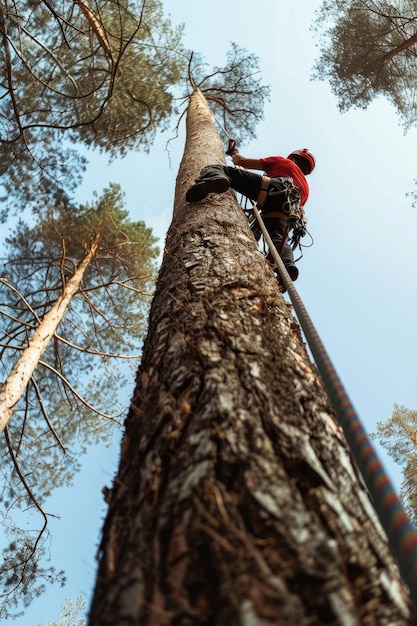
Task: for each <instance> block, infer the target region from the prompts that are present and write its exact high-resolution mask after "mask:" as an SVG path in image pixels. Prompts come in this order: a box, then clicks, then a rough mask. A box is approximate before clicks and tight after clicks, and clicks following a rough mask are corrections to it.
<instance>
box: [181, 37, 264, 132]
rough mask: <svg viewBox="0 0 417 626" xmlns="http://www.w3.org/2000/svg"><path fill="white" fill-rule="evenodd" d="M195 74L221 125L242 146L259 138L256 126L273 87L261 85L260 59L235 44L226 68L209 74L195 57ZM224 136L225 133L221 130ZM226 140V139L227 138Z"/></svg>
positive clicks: (195, 78)
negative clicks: (243, 142)
mask: <svg viewBox="0 0 417 626" xmlns="http://www.w3.org/2000/svg"><path fill="white" fill-rule="evenodd" d="M190 70H191V74H192V76H193V79H194V82H195V84H196V86H197V87H199V89H200V90H201V91H202V92H203V93H204V96H205V98H206V99H207V100H208V102H209V105H210V108H211V110H212V111H213V114H214V116H215V118H216V119H217V120H218V122H219V124H220V125H221V126H222V127H223V128H224V129H225V130H226V131H227V133H228V134H229V135H230V136H231V137H233V139H235V140H236V141H237V142H238V143H242V141H243V140H245V141H248V140H250V139H253V138H255V137H256V126H257V124H258V122H260V121H261V120H262V119H263V110H264V104H265V101H266V100H269V95H270V88H269V86H266V85H262V84H261V76H260V72H259V59H258V58H257V57H256V56H255V55H253V54H250V53H249V52H248V51H247V50H245V49H244V48H241V47H239V46H238V45H237V44H235V43H232V44H231V48H230V50H229V51H228V53H227V59H226V65H225V66H224V67H222V68H219V67H215V68H214V69H213V70H212V71H211V72H210V73H209V74H207V65H206V64H205V63H203V61H202V59H201V57H200V56H199V55H194V58H193V59H192V65H191V68H190ZM219 132H220V134H224V133H223V131H222V129H221V128H219ZM224 139H225V140H226V137H224Z"/></svg>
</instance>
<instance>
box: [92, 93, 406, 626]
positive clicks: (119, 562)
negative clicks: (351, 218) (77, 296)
mask: <svg viewBox="0 0 417 626" xmlns="http://www.w3.org/2000/svg"><path fill="white" fill-rule="evenodd" d="M249 106H250V102H248V107H249ZM196 138H198V140H196ZM223 159H224V156H223V148H222V145H221V144H220V142H219V138H218V136H217V133H216V131H215V128H214V126H213V120H212V116H211V113H210V111H209V109H208V107H207V104H206V102H205V100H204V98H203V96H202V94H201V92H199V91H196V92H195V93H194V94H193V95H192V97H191V100H190V104H189V109H188V114H187V140H186V146H185V151H184V156H183V160H182V163H181V166H180V170H179V173H178V178H177V186H176V193H175V200H174V215H173V221H172V224H171V227H170V229H169V232H168V235H167V241H166V252H165V256H164V260H163V264H162V267H161V270H160V274H159V278H158V282H157V290H156V295H155V297H154V299H153V302H152V307H151V314H150V324H149V331H148V335H147V339H146V341H145V345H144V352H143V358H142V362H141V366H140V369H139V372H138V379H137V380H138V382H137V387H136V390H135V395H134V399H133V401H132V404H131V409H130V411H129V415H128V418H127V420H126V431H125V435H124V441H123V445H122V452H121V458H120V466H119V471H118V474H117V477H116V479H115V481H114V485H113V489H112V492H111V497H110V503H109V511H108V516H107V519H106V522H105V525H104V530H103V539H102V544H101V559H100V565H99V570H98V577H97V584H96V589H95V594H94V598H93V602H92V606H91V611H90V618H89V624H90V626H96V625H97V626H98V625H100V626H106V625H107V624H109V625H110V624H120V625H121V624H130V625H131V626H133V625H139V624H140V625H141V626H144V625H156V624H158V625H162V624H166V623H184V624H185V623H192V624H196V625H197V624H210V625H215V624H225V623H233V624H247V623H254V624H267V623H268V624H272V623H273V624H298V625H300V626H302V625H305V626H306V625H307V624H309V625H311V624H325V623H334V624H336V623H337V624H353V623H359V622H360V623H367V622H368V621H374V622H375V623H378V624H381V625H383V624H385V625H387V626H388V625H390V626H391V625H392V624H393V623H396V624H398V625H400V624H404V625H405V624H411V623H412V622H411V616H410V611H409V607H408V601H407V594H406V590H405V588H404V586H403V584H402V582H401V580H400V578H399V574H398V571H397V567H396V565H395V563H394V560H393V559H392V557H391V556H390V554H389V552H388V550H387V543H386V538H385V536H384V533H383V532H382V530H381V528H380V526H379V523H378V521H377V520H376V517H375V513H374V511H373V508H372V505H371V502H370V499H369V496H368V493H367V491H366V489H365V487H364V486H363V484H362V482H361V479H360V478H359V476H358V474H357V470H356V465H355V463H354V462H353V461H352V459H351V457H350V454H349V451H348V449H347V446H346V444H345V441H344V438H343V436H342V435H341V433H340V429H339V428H338V426H337V425H336V424H335V422H334V415H333V410H332V407H331V406H330V403H329V400H328V398H327V395H326V393H325V392H324V390H323V387H322V384H321V381H320V378H319V377H318V376H317V371H316V368H315V366H314V365H313V364H312V363H311V362H310V360H309V358H308V355H307V353H306V350H305V347H304V344H303V343H302V340H301V337H300V333H299V330H298V326H297V324H296V322H295V320H294V318H293V317H292V315H291V313H290V311H289V309H288V307H287V305H286V302H285V301H284V299H283V297H282V296H281V294H280V293H279V290H278V285H277V282H276V279H275V277H274V274H273V272H272V269H271V267H270V266H269V265H268V263H266V261H265V259H264V258H263V256H262V255H261V254H260V253H259V251H258V248H257V245H256V241H255V239H254V238H253V236H252V234H251V232H250V230H249V227H248V224H247V222H246V219H245V217H244V214H243V212H242V211H241V209H240V207H239V206H238V204H237V203H236V199H235V197H234V194H233V193H232V192H228V193H227V194H225V195H222V196H217V195H216V196H209V197H208V198H207V199H205V200H204V201H202V202H200V203H198V204H196V205H191V204H187V203H186V202H185V199H184V195H185V191H186V189H187V188H188V187H189V185H190V184H192V182H193V180H194V178H195V177H196V175H197V174H198V172H199V170H200V168H201V167H203V166H204V165H206V164H207V163H212V162H218V163H221V162H222V161H223Z"/></svg>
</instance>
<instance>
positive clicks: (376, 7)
mask: <svg viewBox="0 0 417 626" xmlns="http://www.w3.org/2000/svg"><path fill="white" fill-rule="evenodd" d="M416 8H417V7H416V2H415V0H395V1H393V2H389V1H387V0H350V1H348V2H342V1H341V0H325V1H324V2H323V4H322V6H321V7H320V9H319V11H318V12H317V14H316V21H315V24H314V26H313V29H314V31H315V32H316V34H317V35H318V36H319V38H320V42H321V48H320V53H321V56H320V57H319V59H318V61H317V62H316V64H315V72H314V78H319V79H320V80H329V82H330V85H331V88H332V91H333V93H334V94H335V95H336V96H337V98H338V100H339V106H340V109H341V110H342V111H346V110H347V109H349V108H350V107H351V106H356V107H360V108H366V107H367V106H368V105H369V104H370V102H371V101H372V100H373V99H375V98H377V97H378V96H384V97H385V98H387V99H388V100H389V101H390V102H391V103H392V104H393V105H394V107H395V109H396V110H397V112H398V114H399V116H400V118H401V121H402V123H403V125H404V128H405V130H408V129H409V128H410V127H411V126H412V125H415V124H416V123H417V84H416V80H415V77H416V73H417V13H416Z"/></svg>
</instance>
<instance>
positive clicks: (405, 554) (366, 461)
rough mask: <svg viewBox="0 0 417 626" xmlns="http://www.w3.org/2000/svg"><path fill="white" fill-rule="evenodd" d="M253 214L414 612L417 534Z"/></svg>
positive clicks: (262, 226) (416, 606) (261, 224)
mask: <svg viewBox="0 0 417 626" xmlns="http://www.w3.org/2000/svg"><path fill="white" fill-rule="evenodd" d="M252 210H253V215H254V217H255V219H256V220H257V222H258V225H259V228H260V230H261V233H262V235H263V237H264V238H265V241H266V242H267V244H268V246H269V249H270V252H271V254H272V257H273V259H274V262H275V264H276V266H277V268H278V271H279V275H280V279H281V280H282V281H283V283H284V285H285V287H286V289H287V291H288V295H289V297H290V300H291V302H292V305H293V307H294V311H295V313H296V315H297V318H298V320H299V322H300V325H301V327H302V329H303V331H304V335H305V337H306V340H307V343H308V346H309V348H310V350H311V353H312V355H313V357H314V360H315V362H316V365H317V368H318V370H319V372H320V375H321V378H322V380H323V383H324V386H325V388H326V391H327V394H328V396H329V398H330V401H331V402H332V404H333V407H334V409H335V412H336V416H337V418H338V420H339V424H340V426H341V427H342V429H343V432H344V435H345V437H346V440H347V443H348V445H349V447H350V450H351V452H352V455H353V457H354V459H355V461H356V464H357V466H358V468H359V470H360V472H361V474H362V477H363V479H364V481H365V483H366V485H367V487H368V490H369V493H370V496H371V498H372V501H373V504H374V507H375V510H376V512H377V514H378V517H379V520H380V522H381V524H382V526H383V527H384V529H385V532H386V534H387V537H388V541H389V544H390V546H391V550H392V553H393V555H394V557H395V559H396V560H397V562H398V565H399V568H400V572H401V575H402V578H403V580H404V582H405V583H406V585H407V586H408V588H409V591H410V597H411V600H412V602H413V605H414V610H416V609H417V530H416V528H415V527H414V526H413V525H412V523H411V521H410V518H409V516H408V515H407V513H406V511H405V509H404V507H403V505H402V503H401V501H400V500H399V498H398V496H397V494H396V493H395V490H394V488H393V486H392V483H391V481H390V479H389V477H388V475H387V473H386V472H385V470H384V467H383V465H382V463H381V462H380V460H379V459H378V456H377V453H376V451H375V449H374V448H373V446H372V444H371V442H370V440H369V438H368V436H367V434H366V432H365V430H364V428H363V426H362V424H361V421H360V419H359V416H358V414H357V413H356V411H355V409H354V407H353V405H352V403H351V401H350V399H349V397H348V395H347V393H346V391H345V389H344V387H343V384H342V382H341V380H340V378H339V376H338V374H337V372H336V370H335V368H334V366H333V364H332V362H331V360H330V357H329V355H328V354H327V352H326V349H325V347H324V345H323V343H322V341H321V339H320V337H319V335H318V333H317V331H316V329H315V327H314V325H313V322H312V321H311V318H310V316H309V314H308V312H307V310H306V308H305V306H304V304H303V302H302V300H301V298H300V296H299V294H298V292H297V290H296V289H295V287H294V284H293V282H292V280H291V278H290V275H289V274H288V272H287V270H286V267H285V265H284V263H283V261H282V259H281V257H280V255H279V253H278V250H277V249H276V247H275V246H274V244H273V242H272V239H271V237H270V235H269V233H268V231H267V229H266V226H265V224H264V222H263V220H262V217H261V214H260V211H259V210H258V208H257V206H256V205H255V204H253V206H252Z"/></svg>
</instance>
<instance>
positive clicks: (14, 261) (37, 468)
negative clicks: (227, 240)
mask: <svg viewBox="0 0 417 626" xmlns="http://www.w3.org/2000/svg"><path fill="white" fill-rule="evenodd" d="M97 234H99V235H100V240H99V246H98V250H97V253H96V255H95V258H94V260H93V261H92V262H91V263H90V265H89V267H88V269H87V270H86V272H85V274H84V278H83V283H82V286H81V288H80V290H79V292H78V293H77V294H76V295H75V297H73V299H72V301H71V303H70V306H69V307H68V308H67V310H66V312H65V314H64V316H63V318H62V320H61V322H60V325H59V327H58V330H57V332H56V333H55V336H54V338H53V341H51V342H50V343H49V345H48V346H47V348H46V350H45V352H44V355H43V357H42V361H41V363H40V365H39V366H38V367H37V369H36V371H35V372H34V374H33V376H32V378H31V381H30V384H29V385H28V387H27V389H26V393H25V396H24V397H22V398H21V399H20V401H19V402H18V404H17V405H16V407H15V412H14V415H13V417H12V419H11V420H10V422H9V425H8V427H7V429H6V431H5V437H4V438H3V439H2V440H1V443H0V456H1V468H2V469H1V471H2V473H3V480H4V484H3V488H2V496H1V502H2V505H3V527H4V530H5V535H6V537H7V539H8V541H9V544H8V546H7V547H6V549H5V550H4V551H3V565H0V574H1V573H2V574H3V575H0V580H1V583H2V585H3V589H2V599H3V602H4V603H3V609H0V614H8V612H9V610H10V606H11V605H12V604H13V602H15V604H17V602H18V600H19V599H20V597H22V596H23V601H24V602H29V601H30V599H31V598H32V597H33V596H34V595H36V594H38V593H40V592H41V591H42V590H43V585H44V583H43V582H42V581H45V580H47V581H52V580H54V579H59V578H60V577H61V575H58V574H56V572H55V571H54V569H53V568H45V567H44V566H43V565H42V562H43V560H44V559H45V557H46V556H47V553H48V550H47V547H48V537H49V532H48V530H47V521H48V514H47V513H45V511H44V508H43V507H44V503H45V501H46V499H47V497H48V496H49V495H50V494H51V492H52V490H53V489H56V488H57V487H61V486H65V485H70V484H71V483H72V480H73V476H74V473H75V472H76V471H77V470H78V469H79V456H80V454H81V453H83V452H86V451H87V448H88V446H89V445H90V444H91V443H96V442H98V441H107V440H109V438H110V436H111V431H112V429H114V428H115V427H120V426H121V417H122V415H123V413H124V409H125V407H124V406H123V405H122V406H121V399H120V397H119V396H118V393H119V391H120V390H121V389H123V388H124V385H125V379H126V375H127V373H128V370H127V368H126V366H125V367H124V368H123V371H121V370H120V367H119V366H118V364H117V361H120V360H121V359H122V358H126V357H129V356H131V357H135V355H136V357H135V358H134V359H132V361H131V362H132V367H135V368H136V367H137V362H138V353H139V352H140V348H141V343H142V335H143V332H144V329H145V314H146V312H147V307H148V303H149V300H150V297H149V296H150V293H149V289H150V288H151V286H152V285H153V281H154V273H155V267H154V261H153V259H155V258H156V257H157V255H158V249H157V248H156V246H155V243H156V239H155V237H154V236H153V235H152V232H151V230H150V229H149V228H147V227H146V226H145V224H144V223H143V222H142V221H135V222H134V221H132V220H130V219H129V217H128V213H127V211H126V210H125V209H124V205H123V196H122V194H121V191H120V188H119V187H118V186H117V185H110V187H109V188H108V189H106V190H105V191H104V192H103V194H102V195H101V196H100V197H97V198H96V200H95V202H94V203H91V204H88V205H85V206H80V207H76V206H74V205H72V204H71V203H70V202H68V201H66V202H65V201H61V202H60V203H58V204H57V205H54V206H51V207H48V208H46V209H45V210H44V212H43V215H42V217H40V218H39V221H38V222H36V223H35V224H34V225H32V226H29V225H28V224H26V223H24V222H23V221H22V220H20V221H19V222H18V224H17V226H16V228H15V229H14V231H13V232H12V234H11V235H10V237H8V238H7V240H6V245H5V250H6V254H7V256H6V258H5V259H4V262H3V269H2V280H1V281H0V316H1V317H2V322H3V323H2V326H1V328H2V330H1V332H0V354H1V372H2V377H3V379H5V378H6V377H7V375H8V373H9V372H10V370H11V368H12V366H13V365H14V363H15V362H16V360H17V358H18V357H19V355H20V353H21V351H22V349H23V348H24V347H25V345H26V343H27V340H28V337H30V336H31V335H32V333H33V329H34V328H35V327H36V326H38V325H39V323H40V322H41V320H42V318H43V316H44V315H45V313H46V312H47V311H48V310H49V309H50V308H51V305H52V304H53V303H54V302H55V301H56V299H57V297H58V296H59V295H60V294H61V292H62V289H63V285H64V284H65V281H66V280H67V279H68V278H69V277H70V276H72V274H73V273H74V271H75V270H76V267H77V264H78V262H79V261H80V260H81V259H82V258H83V256H84V254H85V250H86V249H88V247H89V244H90V242H91V240H92V239H93V238H94V237H95V236H96V235H97ZM13 286H18V289H17V288H16V287H13ZM117 356H119V357H120V358H119V359H117V358H116V357H117ZM125 362H126V361H123V363H125ZM36 516H37V517H38V519H39V523H36V522H35V519H36ZM29 520H30V525H29V524H28V521H29ZM28 529H30V530H28ZM6 601H7V602H9V605H10V606H9V607H8V606H6V604H5V603H6Z"/></svg>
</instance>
